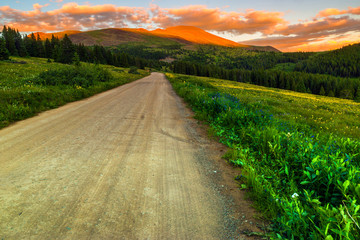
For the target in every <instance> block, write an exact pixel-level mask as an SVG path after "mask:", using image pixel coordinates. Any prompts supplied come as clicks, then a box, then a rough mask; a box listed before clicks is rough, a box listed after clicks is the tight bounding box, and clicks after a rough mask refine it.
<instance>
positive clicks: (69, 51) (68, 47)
mask: <svg viewBox="0 0 360 240" xmlns="http://www.w3.org/2000/svg"><path fill="white" fill-rule="evenodd" d="M74 54H75V47H74V45H73V44H72V42H71V40H70V38H69V37H68V36H67V34H65V36H64V38H63V39H62V40H61V44H60V58H59V62H61V63H68V64H70V63H72V60H73V57H74Z"/></svg>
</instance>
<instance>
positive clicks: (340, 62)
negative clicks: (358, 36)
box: [295, 43, 360, 77]
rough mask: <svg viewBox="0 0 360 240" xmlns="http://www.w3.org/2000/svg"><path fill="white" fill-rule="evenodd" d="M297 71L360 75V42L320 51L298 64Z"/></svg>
mask: <svg viewBox="0 0 360 240" xmlns="http://www.w3.org/2000/svg"><path fill="white" fill-rule="evenodd" d="M295 70H296V71H303V72H308V73H323V74H330V75H333V76H340V77H360V43H358V44H353V45H349V46H346V47H343V48H341V49H337V50H334V51H330V52H325V53H318V54H316V55H313V56H312V57H310V58H309V59H307V60H306V61H302V62H299V63H297V64H296V67H295Z"/></svg>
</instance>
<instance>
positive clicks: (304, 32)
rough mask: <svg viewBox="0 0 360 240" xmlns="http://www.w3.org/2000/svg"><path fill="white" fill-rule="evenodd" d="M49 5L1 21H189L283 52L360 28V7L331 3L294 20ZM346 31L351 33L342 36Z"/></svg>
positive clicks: (17, 24) (215, 11)
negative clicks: (341, 7)
mask: <svg viewBox="0 0 360 240" xmlns="http://www.w3.org/2000/svg"><path fill="white" fill-rule="evenodd" d="M50 1H51V2H58V3H60V2H62V1H61V0H50ZM46 6H47V5H40V4H37V3H36V4H34V5H33V10H31V11H21V10H17V9H13V8H10V7H9V6H0V26H1V25H8V26H11V27H14V28H17V29H19V31H23V32H35V31H63V30H69V29H72V30H92V29H99V28H110V27H129V26H137V27H145V28H148V29H149V28H156V27H161V28H167V27H172V26H178V25H184V26H194V27H199V28H201V29H203V30H207V31H215V32H219V33H220V32H221V33H223V34H228V35H230V34H233V35H237V36H241V35H242V34H247V35H249V34H250V35H251V34H254V35H256V36H257V37H259V35H260V36H262V38H260V39H254V40H252V41H247V42H245V43H246V44H254V45H273V46H275V47H277V48H278V49H280V50H282V51H293V50H297V49H300V47H301V49H306V50H309V49H315V48H316V47H319V49H325V48H332V47H333V46H338V45H341V44H345V43H347V42H354V41H355V40H354V39H352V40H351V41H350V40H348V39H349V37H348V36H350V35H353V36H355V35H356V34H358V33H359V32H360V19H359V18H358V17H354V16H353V15H360V7H348V9H347V10H339V9H336V8H328V9H324V10H322V11H320V12H319V13H318V14H317V15H316V16H315V18H314V19H312V20H308V21H303V22H299V23H297V24H290V23H289V22H287V21H286V20H285V19H284V13H282V12H270V11H259V10H253V9H248V10H246V11H244V12H235V11H225V10H224V8H222V9H220V8H208V7H207V6H204V5H190V6H184V7H181V8H161V7H159V6H157V5H154V4H150V7H149V8H148V9H146V8H136V7H121V6H120V7H119V6H116V5H113V4H103V5H89V4H83V5H79V4H77V3H74V2H73V3H66V4H63V5H61V7H60V8H58V9H55V10H52V11H43V8H44V7H46ZM150 26H151V27H150ZM358 35H359V34H358ZM358 35H356V36H358ZM342 36H347V37H344V38H343V39H341V40H339V39H338V38H341V37H342ZM359 38H360V36H359ZM334 39H336V40H334ZM335 43H336V44H335Z"/></svg>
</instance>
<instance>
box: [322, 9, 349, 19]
mask: <svg viewBox="0 0 360 240" xmlns="http://www.w3.org/2000/svg"><path fill="white" fill-rule="evenodd" d="M345 13H347V11H346V10H339V9H336V8H327V9H325V10H322V11H320V12H319V13H318V15H316V16H317V17H328V16H335V15H342V14H345Z"/></svg>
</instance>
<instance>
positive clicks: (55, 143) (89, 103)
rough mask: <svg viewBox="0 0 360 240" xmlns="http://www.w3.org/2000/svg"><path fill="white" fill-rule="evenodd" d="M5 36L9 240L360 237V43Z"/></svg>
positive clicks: (183, 31) (130, 32) (0, 74)
mask: <svg viewBox="0 0 360 240" xmlns="http://www.w3.org/2000/svg"><path fill="white" fill-rule="evenodd" d="M2 36H3V37H1V38H0V128H3V129H2V130H0V165H1V168H0V169H2V170H1V171H0V179H1V181H2V182H4V183H5V184H4V185H3V186H2V188H1V189H0V191H1V195H0V196H1V197H2V199H1V201H2V202H3V203H4V204H3V205H2V209H1V212H3V213H4V214H3V215H2V216H1V217H2V219H1V221H0V222H1V225H0V233H2V232H4V233H5V235H0V238H1V237H3V236H5V238H18V237H19V236H28V237H29V238H31V237H33V238H34V239H35V238H49V237H51V236H52V235H51V234H52V233H55V235H56V237H58V238H65V239H74V238H76V239H83V238H101V237H105V238H114V237H116V236H118V235H120V236H122V237H123V238H127V239H144V238H150V239H169V238H179V239H258V238H265V239H326V240H332V239H351V240H352V239H354V240H355V239H358V238H360V235H359V231H358V229H359V225H358V221H359V219H360V215H359V209H360V206H359V205H358V202H359V201H360V180H359V179H360V170H359V167H360V165H359V162H360V158H359V157H360V155H359V149H360V124H359V118H360V111H359V109H360V103H359V101H360V72H359V71H360V70H359V69H360V68H359V66H360V65H359V64H360V54H359V53H360V44H359V43H355V44H351V45H347V46H343V47H341V48H339V49H335V50H331V51H324V52H300V51H299V52H280V51H279V50H277V49H276V48H273V47H271V46H250V45H242V44H239V43H236V42H234V41H230V40H228V39H224V38H220V37H218V36H215V35H214V34H211V33H209V32H206V31H204V30H202V29H200V28H197V27H192V26H172V27H168V28H164V29H157V30H146V29H142V28H133V29H131V28H106V29H98V30H92V31H81V32H80V31H65V32H57V33H54V34H52V33H40V34H30V35H27V36H22V35H21V34H20V33H19V32H18V31H17V30H16V29H13V28H11V27H5V28H4V29H3V32H2ZM121 85H123V86H121ZM94 95H95V96H94ZM178 96H179V97H181V98H183V100H184V101H185V103H186V104H187V105H185V104H184V103H183V102H182V100H181V99H180V98H179V97H178ZM79 100H80V101H79ZM70 102H72V103H70ZM53 108H55V109H53ZM188 108H191V110H192V111H193V112H192V111H190V109H188ZM49 109H53V110H50V111H48V110H49ZM193 113H194V114H193ZM194 119H196V120H197V122H196V121H195V120H194ZM21 120H23V121H21ZM206 131H207V132H206ZM215 140H217V141H218V142H220V143H215ZM38 193H42V194H38ZM247 198H249V199H251V201H252V202H249V201H248V200H246V199H247ZM40 203H41V204H43V205H41V204H40ZM252 203H253V205H252V206H251V204H252ZM43 206H45V207H43ZM255 209H256V210H255ZM35 213H39V214H38V215H36V214H35ZM35 215H36V216H35ZM30 219H35V220H32V222H31V221H30ZM44 219H47V221H44ZM35 226H36V227H35Z"/></svg>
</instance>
